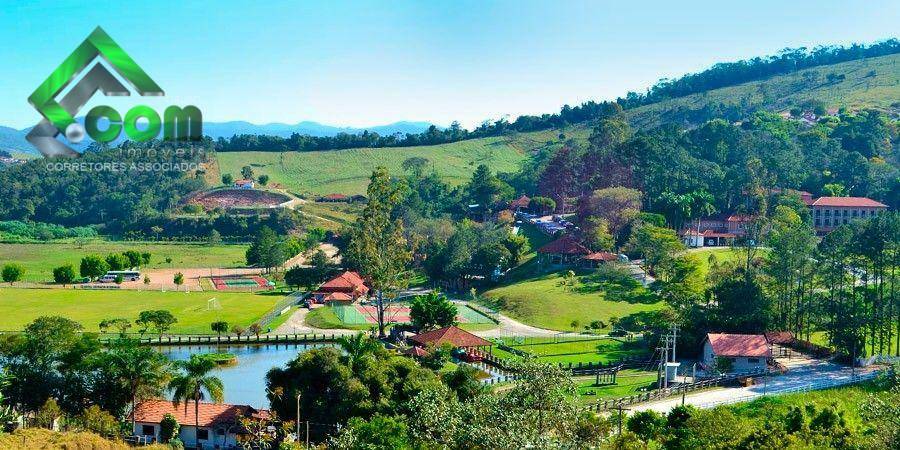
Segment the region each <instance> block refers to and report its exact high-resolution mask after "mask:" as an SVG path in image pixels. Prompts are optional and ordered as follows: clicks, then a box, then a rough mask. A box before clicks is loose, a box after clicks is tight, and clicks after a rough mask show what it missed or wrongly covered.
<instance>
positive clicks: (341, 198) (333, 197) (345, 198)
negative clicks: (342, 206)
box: [316, 194, 350, 203]
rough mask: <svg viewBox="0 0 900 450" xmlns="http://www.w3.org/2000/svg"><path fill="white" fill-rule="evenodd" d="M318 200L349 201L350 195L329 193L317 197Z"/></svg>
mask: <svg viewBox="0 0 900 450" xmlns="http://www.w3.org/2000/svg"><path fill="white" fill-rule="evenodd" d="M316 201H317V202H324V203H338V202H348V201H350V197H348V196H346V195H344V194H328V195H323V196H321V197H319V198H317V199H316Z"/></svg>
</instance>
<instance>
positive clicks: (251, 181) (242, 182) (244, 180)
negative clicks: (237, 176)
mask: <svg viewBox="0 0 900 450" xmlns="http://www.w3.org/2000/svg"><path fill="white" fill-rule="evenodd" d="M250 183H253V180H247V179H243V180H237V181H235V182H234V184H250Z"/></svg>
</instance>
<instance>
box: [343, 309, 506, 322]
mask: <svg viewBox="0 0 900 450" xmlns="http://www.w3.org/2000/svg"><path fill="white" fill-rule="evenodd" d="M331 308H332V310H333V311H334V314H335V315H336V316H337V317H338V319H339V320H340V321H341V322H342V323H343V324H345V325H363V324H374V323H377V322H378V320H377V317H378V315H377V310H376V309H375V307H374V306H371V305H337V306H333V307H331ZM384 317H385V320H386V322H388V323H409V322H410V318H409V306H406V305H390V306H388V307H387V308H385V314H384ZM456 321H457V322H459V323H461V324H467V323H481V324H487V323H490V324H493V323H494V322H493V321H492V320H491V319H489V318H487V317H485V316H484V315H483V314H481V313H479V312H478V311H475V310H474V309H472V308H469V307H468V306H465V305H457V313H456Z"/></svg>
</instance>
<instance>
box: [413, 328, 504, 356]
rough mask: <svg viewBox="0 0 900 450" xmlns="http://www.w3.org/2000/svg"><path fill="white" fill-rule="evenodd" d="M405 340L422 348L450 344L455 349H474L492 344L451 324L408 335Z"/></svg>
mask: <svg viewBox="0 0 900 450" xmlns="http://www.w3.org/2000/svg"><path fill="white" fill-rule="evenodd" d="M407 341H409V343H410V344H411V345H412V346H414V347H420V348H423V349H425V348H428V347H440V346H442V345H444V344H450V346H452V347H453V348H456V349H463V350H474V349H480V348H483V347H491V346H492V345H493V343H491V341H488V340H486V339H482V338H480V337H478V336H475V335H474V334H472V333H469V332H468V331H465V330H463V329H462V328H459V327H457V326H452V325H451V326H449V327H444V328H439V329H437V330H431V331H426V332H424V333H419V334H417V335H415V336H411V337H409V338H408V339H407Z"/></svg>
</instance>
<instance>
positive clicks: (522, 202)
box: [509, 194, 531, 211]
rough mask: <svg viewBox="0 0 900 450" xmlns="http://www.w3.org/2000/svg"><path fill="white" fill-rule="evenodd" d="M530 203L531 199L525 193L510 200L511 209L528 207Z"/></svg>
mask: <svg viewBox="0 0 900 450" xmlns="http://www.w3.org/2000/svg"><path fill="white" fill-rule="evenodd" d="M529 204H531V199H530V198H528V196H527V195H524V194H523V195H522V196H521V197H519V198H517V199H515V200H513V201H511V202H509V210H510V211H518V210H520V209H528V205H529Z"/></svg>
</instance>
